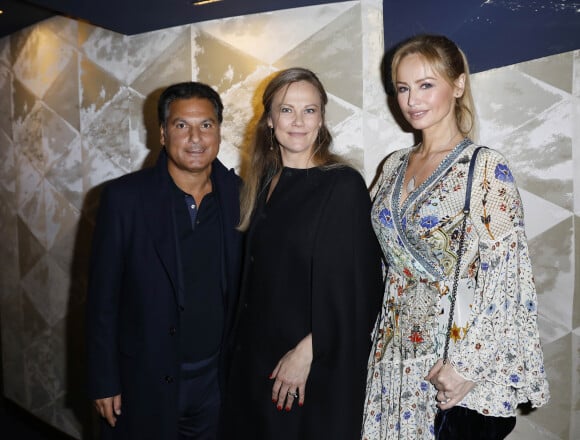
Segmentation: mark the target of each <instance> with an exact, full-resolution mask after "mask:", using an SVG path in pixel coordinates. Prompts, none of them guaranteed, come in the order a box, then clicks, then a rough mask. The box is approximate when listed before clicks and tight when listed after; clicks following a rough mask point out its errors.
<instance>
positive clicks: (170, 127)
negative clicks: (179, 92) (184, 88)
mask: <svg viewBox="0 0 580 440" xmlns="http://www.w3.org/2000/svg"><path fill="white" fill-rule="evenodd" d="M220 141H221V135H220V125H219V122H218V120H217V117H216V114H215V111H214V107H213V105H212V103H211V101H209V100H208V99H204V98H188V99H176V100H175V101H173V102H172V103H171V104H170V105H169V115H168V116H167V122H166V127H163V126H161V145H164V146H165V149H166V150H167V156H168V159H169V161H168V169H169V173H170V174H171V175H172V176H174V177H175V174H174V173H177V174H178V175H182V176H183V175H185V174H197V173H207V172H210V171H211V163H212V162H213V160H214V159H215V158H216V156H217V154H218V152H219V146H220Z"/></svg>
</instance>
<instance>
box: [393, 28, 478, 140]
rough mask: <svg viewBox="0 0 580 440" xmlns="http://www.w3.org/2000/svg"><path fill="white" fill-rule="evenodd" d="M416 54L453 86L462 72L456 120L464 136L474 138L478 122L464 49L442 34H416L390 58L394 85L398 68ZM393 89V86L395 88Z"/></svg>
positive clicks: (402, 44)
mask: <svg viewBox="0 0 580 440" xmlns="http://www.w3.org/2000/svg"><path fill="white" fill-rule="evenodd" d="M413 54H417V55H419V56H421V57H422V58H423V59H424V60H425V61H426V62H427V64H429V65H430V66H431V67H432V68H433V70H434V71H435V72H437V74H439V75H441V77H442V78H444V79H445V81H447V82H448V83H449V84H450V85H451V86H452V87H453V85H454V82H455V80H456V79H457V78H459V76H460V75H461V74H465V87H464V90H463V95H462V96H460V97H459V98H456V105H455V120H456V122H457V127H458V128H459V131H460V132H461V134H462V135H463V136H464V137H469V138H470V139H472V140H476V137H477V123H476V114H475V104H474V102H473V95H472V93H471V82H470V80H469V65H468V63H467V58H466V57H465V54H464V53H463V51H462V50H461V49H460V48H459V47H458V46H457V45H456V44H455V43H454V42H453V41H451V40H450V39H449V38H447V37H445V36H442V35H417V36H414V37H411V38H409V39H408V40H405V41H404V42H402V43H401V44H400V45H399V46H398V47H397V49H396V50H395V53H394V55H393V58H392V61H391V77H392V81H393V84H396V82H397V68H398V67H399V64H400V63H401V61H402V60H403V58H405V57H406V56H407V55H413ZM395 90H396V87H395Z"/></svg>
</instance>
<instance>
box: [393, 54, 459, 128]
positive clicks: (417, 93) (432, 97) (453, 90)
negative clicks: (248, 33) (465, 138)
mask: <svg viewBox="0 0 580 440" xmlns="http://www.w3.org/2000/svg"><path fill="white" fill-rule="evenodd" d="M464 82H465V75H464V74H462V75H460V77H459V78H458V79H457V80H456V81H455V83H454V85H453V86H452V85H450V84H449V83H448V82H447V81H446V80H445V79H444V78H443V77H441V75H439V74H438V73H437V72H436V71H435V70H434V69H432V68H431V66H430V65H429V64H428V63H427V61H425V59H424V58H423V57H422V56H421V55H418V54H411V55H407V56H405V57H404V58H403V59H402V60H401V62H400V63H399V66H398V67H397V82H396V84H395V89H396V91H397V101H398V103H399V107H400V108H401V111H402V113H403V116H404V117H405V119H406V120H407V121H408V122H409V123H410V124H411V126H412V127H413V128H414V129H416V130H422V131H423V132H426V131H427V132H429V131H433V132H437V131H439V130H449V129H451V130H456V129H457V122H456V120H455V99H456V98H458V97H460V96H461V95H463V88H464Z"/></svg>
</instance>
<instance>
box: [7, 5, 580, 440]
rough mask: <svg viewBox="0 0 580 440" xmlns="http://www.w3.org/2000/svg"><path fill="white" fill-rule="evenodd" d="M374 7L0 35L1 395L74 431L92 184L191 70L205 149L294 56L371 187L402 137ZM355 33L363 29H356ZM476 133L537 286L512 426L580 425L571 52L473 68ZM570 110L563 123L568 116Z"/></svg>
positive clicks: (135, 162)
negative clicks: (217, 114) (520, 228)
mask: <svg viewBox="0 0 580 440" xmlns="http://www.w3.org/2000/svg"><path fill="white" fill-rule="evenodd" d="M381 5H382V2H381V1H378V0H361V1H349V2H340V3H335V4H327V5H321V6H313V7H307V8H299V9H292V10H285V11H278V12H273V13H264V14H256V15H251V16H245V17H238V18H230V19H224V20H216V21H210V22H205V23H199V24H195V25H188V26H181V27H176V28H171V29H165V30H162V31H157V32H150V33H146V34H141V35H136V36H131V37H127V36H122V35H119V34H115V33H113V32H110V31H106V30H103V29H100V28H97V27H93V26H91V25H89V24H86V23H81V22H77V21H74V20H69V19H65V18H54V19H50V20H47V21H44V22H41V23H39V24H38V25H35V26H32V27H30V28H27V29H25V30H23V31H20V32H17V33H15V34H13V35H11V36H9V37H6V38H4V39H1V40H0V101H1V102H2V105H1V106H0V243H2V245H1V247H0V265H1V267H2V269H1V272H0V306H1V315H0V320H1V321H0V322H1V332H2V356H3V371H4V388H5V395H6V397H8V398H9V399H11V400H13V401H15V402H16V403H18V404H19V405H21V406H23V407H24V408H26V409H28V410H29V411H31V412H32V413H34V414H36V415H37V416H39V417H41V418H42V419H44V420H46V421H47V422H49V423H51V424H53V425H55V426H57V427H58V428H60V429H62V430H63V431H65V432H67V433H69V434H71V435H73V436H74V437H77V438H81V437H83V438H90V434H91V429H90V423H89V422H90V420H91V418H90V417H89V416H88V414H89V409H90V407H89V405H88V404H87V402H86V399H85V397H84V395H83V386H84V385H83V375H84V353H83V306H84V296H85V287H86V266H87V253H88V247H89V243H90V234H91V230H92V219H93V216H94V209H95V203H96V200H97V195H98V190H99V187H100V185H101V184H102V183H103V182H105V181H107V180H110V179H112V178H114V177H116V176H119V175H122V174H125V173H127V172H130V171H133V170H136V169H139V168H141V167H142V166H143V165H144V163H145V164H147V163H151V161H152V159H154V158H155V156H156V153H157V151H158V149H159V134H158V128H157V126H156V125H157V124H156V116H155V102H156V98H157V96H158V94H159V93H160V90H161V89H162V88H164V87H165V86H167V85H168V84H171V83H174V82H177V81H183V80H189V79H195V80H200V81H203V82H207V83H209V84H211V85H213V86H215V87H216V88H217V90H218V91H219V92H220V94H221V95H222V98H223V100H224V104H225V106H226V111H225V114H224V117H225V120H224V124H223V143H222V147H221V152H220V158H221V159H222V160H223V161H224V162H225V163H226V164H227V165H230V166H232V167H236V166H238V164H239V158H240V155H241V154H243V145H244V139H245V136H246V132H247V131H246V130H247V126H248V124H250V125H251V122H252V121H253V120H254V118H255V115H254V108H255V106H256V104H257V103H258V102H259V95H260V90H261V87H263V80H264V78H266V77H267V76H268V75H269V74H271V73H272V72H274V71H276V70H279V69H282V68H285V67H290V66H295V65H301V66H304V67H308V68H310V69H312V70H314V71H315V72H317V73H318V74H319V76H320V78H321V79H322V81H323V83H324V84H325V86H326V88H327V90H328V92H329V95H330V103H329V107H328V119H329V122H330V127H331V130H332V132H333V134H334V136H335V149H336V151H337V152H339V153H342V154H345V155H347V156H348V157H349V158H350V159H351V160H352V161H353V162H354V163H355V164H357V165H358V166H359V167H360V169H361V170H362V171H364V172H365V175H366V178H367V181H368V182H369V183H370V181H371V180H372V178H373V177H374V174H375V170H376V168H377V165H378V163H379V162H380V161H381V160H382V159H383V158H384V157H385V155H386V154H387V153H389V152H390V151H392V150H394V149H397V148H401V147H404V146H408V145H409V144H411V143H412V136H411V135H410V134H408V133H403V132H402V131H401V129H400V128H399V126H398V125H397V124H396V123H395V122H394V117H393V116H392V115H391V113H390V111H389V108H388V105H387V102H386V98H385V95H384V92H383V89H382V85H381V81H380V77H379V64H380V62H381V56H382V53H383V40H382V35H383V33H382V32H383V29H382V6H381ZM363 29H364V32H363ZM474 88H475V95H476V101H477V106H478V110H479V115H480V121H481V135H480V139H481V141H482V143H484V144H486V145H489V146H491V147H494V148H497V149H499V150H500V151H501V152H502V153H504V154H505V155H506V157H507V158H508V160H509V161H510V164H511V166H512V168H513V172H514V174H515V176H516V179H517V181H518V184H519V186H520V188H521V193H522V196H523V198H524V203H525V208H526V214H527V216H526V220H527V226H526V227H527V231H528V237H529V240H530V248H531V252H532V260H533V263H534V267H535V276H536V282H537V287H538V292H539V297H540V331H541V335H542V340H543V342H544V349H545V354H546V366H547V370H548V376H549V379H550V382H551V386H552V401H551V402H550V404H549V405H548V406H547V407H545V408H542V409H540V410H538V411H534V412H532V413H531V414H529V415H526V416H523V417H519V419H518V425H517V427H516V432H514V433H513V434H512V435H511V436H510V439H512V440H514V439H517V440H520V439H521V440H523V439H544V438H548V439H576V438H580V422H575V420H576V419H577V418H578V412H579V411H580V410H579V409H578V408H580V390H579V384H580V380H579V377H578V376H579V374H580V371H579V368H580V367H579V366H580V362H579V356H580V354H579V353H580V338H579V336H580V297H579V295H578V294H577V293H575V292H578V291H579V289H576V288H575V284H576V282H575V276H574V274H575V269H576V264H575V258H574V257H575V249H576V245H577V244H578V245H580V240H579V239H577V238H576V236H575V234H574V228H575V224H576V223H577V221H578V220H577V219H578V217H577V216H576V213H575V210H574V206H575V205H576V206H580V205H578V204H577V203H575V202H576V201H577V200H576V199H577V198H580V188H575V187H574V185H579V184H580V179H574V176H575V175H580V160H579V159H578V155H576V157H575V155H574V154H573V152H574V150H575V149H574V146H576V150H578V148H580V145H578V144H579V142H580V140H579V139H580V132H579V131H580V124H579V123H578V121H579V119H580V51H576V52H569V53H564V54H560V55H555V56H551V57H548V58H544V59H539V60H534V61H530V62H526V63H522V64H518V65H515V66H510V67H505V68H501V69H496V70H492V71H487V72H482V73H478V74H476V75H475V76H474ZM574 121H575V122H576V123H575V124H574Z"/></svg>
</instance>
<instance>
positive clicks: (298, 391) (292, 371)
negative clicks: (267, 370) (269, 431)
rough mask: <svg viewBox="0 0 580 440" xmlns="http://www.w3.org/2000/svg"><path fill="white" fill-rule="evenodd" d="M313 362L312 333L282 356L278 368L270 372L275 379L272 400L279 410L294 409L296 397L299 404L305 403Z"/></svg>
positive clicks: (271, 377)
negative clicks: (307, 383)
mask: <svg viewBox="0 0 580 440" xmlns="http://www.w3.org/2000/svg"><path fill="white" fill-rule="evenodd" d="M311 364H312V333H310V334H309V335H308V336H306V337H305V338H304V339H302V340H301V341H300V342H299V343H298V345H296V347H294V348H293V349H292V350H290V351H289V352H288V353H286V354H285V355H284V356H282V359H280V360H279V361H278V364H277V365H276V368H274V371H272V374H270V379H275V381H274V386H273V387H272V402H273V403H275V404H276V406H277V408H278V410H282V408H284V407H285V408H286V411H290V410H291V409H292V404H293V403H294V401H295V400H296V399H299V400H298V405H299V406H302V405H304V397H305V393H306V381H307V380H308V374H310V365H311Z"/></svg>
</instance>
